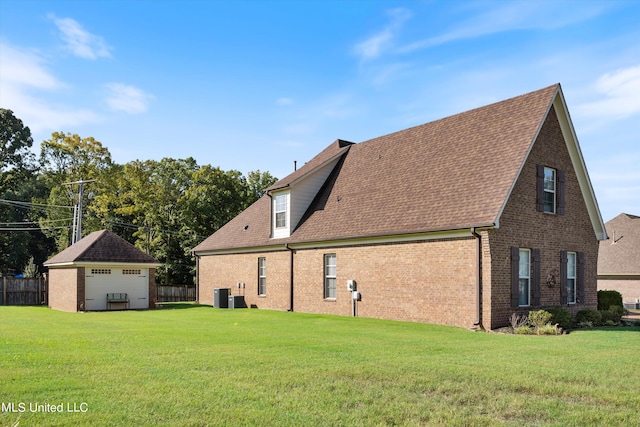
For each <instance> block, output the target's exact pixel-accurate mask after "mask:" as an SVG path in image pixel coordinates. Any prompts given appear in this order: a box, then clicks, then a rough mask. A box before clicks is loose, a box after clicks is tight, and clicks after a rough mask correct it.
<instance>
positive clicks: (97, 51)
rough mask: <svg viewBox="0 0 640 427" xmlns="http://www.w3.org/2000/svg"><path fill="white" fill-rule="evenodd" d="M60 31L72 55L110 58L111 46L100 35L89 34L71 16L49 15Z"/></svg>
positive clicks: (87, 57) (88, 57) (86, 57)
mask: <svg viewBox="0 0 640 427" xmlns="http://www.w3.org/2000/svg"><path fill="white" fill-rule="evenodd" d="M50 19H52V20H53V22H54V23H55V24H56V26H57V27H58V29H59V30H60V32H61V33H62V40H63V41H64V42H65V48H66V49H67V50H68V51H69V52H71V53H72V54H73V55H75V56H78V57H80V58H85V59H97V58H110V57H111V47H110V46H108V45H107V44H106V42H105V41H104V39H103V38H102V37H100V36H96V35H94V34H91V33H90V32H88V31H87V30H85V29H84V28H83V27H82V25H80V23H78V22H77V21H76V20H74V19H72V18H57V17H56V16H54V15H50Z"/></svg>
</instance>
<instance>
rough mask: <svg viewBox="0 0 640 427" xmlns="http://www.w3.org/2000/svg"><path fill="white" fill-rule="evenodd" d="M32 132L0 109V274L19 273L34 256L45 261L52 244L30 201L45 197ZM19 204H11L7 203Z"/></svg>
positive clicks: (36, 260)
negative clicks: (43, 230)
mask: <svg viewBox="0 0 640 427" xmlns="http://www.w3.org/2000/svg"><path fill="white" fill-rule="evenodd" d="M32 144H33V140H32V138H31V131H30V130H29V128H28V127H26V126H24V124H23V123H22V121H21V120H20V119H18V118H16V117H15V116H14V115H13V112H12V111H11V110H7V109H4V108H0V172H1V173H0V199H2V200H7V202H1V203H0V223H1V224H0V229H2V230H1V231H0V273H2V272H7V271H14V272H17V273H18V272H21V271H23V269H24V267H25V266H26V265H27V263H28V262H29V258H31V257H33V259H34V262H35V263H36V264H38V265H42V263H43V262H44V261H45V260H46V259H47V257H48V256H49V254H50V251H51V241H50V240H48V239H47V238H46V237H45V236H44V235H43V234H42V232H41V231H39V230H31V229H32V228H37V227H36V224H35V222H34V221H36V220H37V216H38V212H37V211H34V210H33V209H32V208H30V205H29V203H23V202H28V201H30V200H31V199H33V198H35V197H38V196H39V195H42V194H44V193H45V192H46V191H45V187H44V186H43V185H42V182H41V181H40V180H38V179H37V178H38V175H37V172H38V170H37V164H36V162H35V155H34V154H33V153H32V152H31V150H30V149H31V146H32ZM12 200H13V201H16V202H20V203H13V202H10V201H12Z"/></svg>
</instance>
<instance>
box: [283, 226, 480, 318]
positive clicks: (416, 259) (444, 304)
mask: <svg viewBox="0 0 640 427" xmlns="http://www.w3.org/2000/svg"><path fill="white" fill-rule="evenodd" d="M327 253H335V254H336V264H337V266H336V270H337V271H336V279H337V280H336V281H337V285H336V288H337V289H336V298H335V300H325V299H324V298H323V292H324V255H325V254H327ZM294 277H295V286H296V290H295V295H296V298H295V305H294V309H295V311H302V312H308V313H330V314H339V315H345V316H350V315H351V313H352V300H351V293H350V292H349V291H348V290H347V280H350V279H353V280H355V281H356V283H357V289H358V291H359V292H360V293H361V295H362V300H361V301H358V302H357V315H358V316H363V317H374V318H381V319H394V320H406V321H417V322H428V323H439V324H446V325H455V326H462V327H471V326H472V325H473V322H474V321H475V316H476V314H475V241H474V239H473V238H467V239H451V240H431V241H423V242H412V243H397V244H382V245H374V246H354V247H340V248H334V249H310V250H298V251H296V254H295V267H294Z"/></svg>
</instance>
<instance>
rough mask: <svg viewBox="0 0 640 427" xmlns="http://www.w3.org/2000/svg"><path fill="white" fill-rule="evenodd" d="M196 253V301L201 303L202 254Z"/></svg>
mask: <svg viewBox="0 0 640 427" xmlns="http://www.w3.org/2000/svg"><path fill="white" fill-rule="evenodd" d="M194 255H195V256H196V302H197V303H198V304H200V255H198V254H196V253H194ZM211 305H213V304H211Z"/></svg>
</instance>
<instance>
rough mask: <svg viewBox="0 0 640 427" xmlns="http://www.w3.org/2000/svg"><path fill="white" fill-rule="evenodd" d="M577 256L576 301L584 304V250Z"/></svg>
mask: <svg viewBox="0 0 640 427" xmlns="http://www.w3.org/2000/svg"><path fill="white" fill-rule="evenodd" d="M576 258H577V263H576V264H577V265H576V298H577V301H576V302H577V303H580V304H584V252H578V253H577V254H576Z"/></svg>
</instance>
